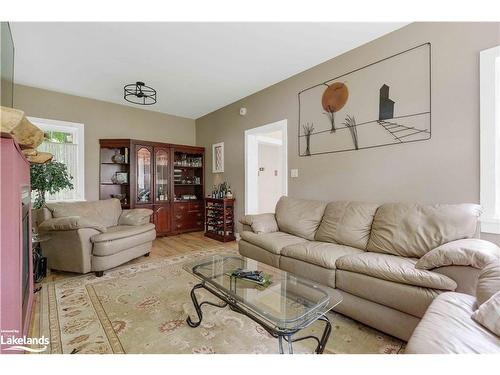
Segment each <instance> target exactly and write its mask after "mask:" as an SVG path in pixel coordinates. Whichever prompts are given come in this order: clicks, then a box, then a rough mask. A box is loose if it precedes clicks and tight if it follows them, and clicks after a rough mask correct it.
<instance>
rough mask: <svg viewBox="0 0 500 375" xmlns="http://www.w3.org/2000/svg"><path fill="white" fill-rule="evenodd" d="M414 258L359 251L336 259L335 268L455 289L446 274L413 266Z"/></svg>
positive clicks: (454, 285) (386, 278)
mask: <svg viewBox="0 0 500 375" xmlns="http://www.w3.org/2000/svg"><path fill="white" fill-rule="evenodd" d="M416 263H417V260H416V259H412V258H403V257H398V256H395V255H389V254H378V253H366V252H365V253H361V254H355V255H346V256H343V257H341V258H339V259H338V260H337V264H336V265H337V269H341V270H345V271H351V272H357V273H362V274H364V275H368V276H373V277H376V278H379V279H383V280H387V281H393V282H396V283H401V284H408V285H415V286H421V287H424V288H431V289H442V290H455V289H456V288H457V283H456V282H455V281H454V280H452V279H450V278H449V277H448V276H445V275H442V274H439V273H436V272H432V271H427V270H419V269H416V268H415V264H416Z"/></svg>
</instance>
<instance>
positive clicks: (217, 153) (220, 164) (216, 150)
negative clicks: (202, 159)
mask: <svg viewBox="0 0 500 375" xmlns="http://www.w3.org/2000/svg"><path fill="white" fill-rule="evenodd" d="M222 172H224V142H219V143H215V144H213V145H212V173H222Z"/></svg>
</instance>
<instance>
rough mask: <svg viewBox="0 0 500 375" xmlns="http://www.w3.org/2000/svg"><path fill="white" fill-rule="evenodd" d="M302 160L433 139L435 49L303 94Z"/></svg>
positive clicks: (414, 51) (421, 49)
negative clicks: (432, 107) (432, 86)
mask: <svg viewBox="0 0 500 375" xmlns="http://www.w3.org/2000/svg"><path fill="white" fill-rule="evenodd" d="M298 97H299V127H298V128H299V129H298V142H299V156H310V155H318V154H327V153H334V152H342V151H351V150H360V149H365V148H372V147H381V146H388V145H393V144H399V143H407V142H416V141H424V140H427V139H430V138H431V45H430V43H425V44H422V45H419V46H417V47H414V48H411V49H408V50H406V51H403V52H400V53H398V54H395V55H393V56H390V57H387V58H385V59H382V60H379V61H377V62H374V63H372V64H369V65H366V66H364V67H362V68H359V69H356V70H353V71H351V72H349V73H346V74H343V75H341V76H338V77H335V78H333V79H331V80H329V81H326V82H323V83H319V84H317V85H314V86H312V87H309V88H307V89H305V90H302V91H301V92H299V95H298Z"/></svg>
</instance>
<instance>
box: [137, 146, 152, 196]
mask: <svg viewBox="0 0 500 375" xmlns="http://www.w3.org/2000/svg"><path fill="white" fill-rule="evenodd" d="M136 157H137V203H138V204H141V203H151V202H152V198H153V197H152V196H151V150H150V149H149V148H147V147H146V146H137V155H136Z"/></svg>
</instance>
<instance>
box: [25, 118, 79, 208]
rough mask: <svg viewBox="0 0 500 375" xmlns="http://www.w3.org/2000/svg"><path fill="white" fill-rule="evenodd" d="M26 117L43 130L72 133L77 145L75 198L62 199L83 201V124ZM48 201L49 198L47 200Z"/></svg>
mask: <svg viewBox="0 0 500 375" xmlns="http://www.w3.org/2000/svg"><path fill="white" fill-rule="evenodd" d="M28 119H29V120H30V121H31V122H32V123H33V124H35V125H36V126H38V127H39V128H40V129H41V130H43V131H44V132H47V131H58V132H66V133H71V134H73V143H74V144H76V145H77V150H78V151H77V165H78V181H79V184H78V186H77V187H76V198H75V199H65V200H64V201H66V202H68V201H83V200H85V131H84V124H81V123H78V122H69V121H61V120H51V119H44V118H37V117H28ZM47 201H50V200H47Z"/></svg>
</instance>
